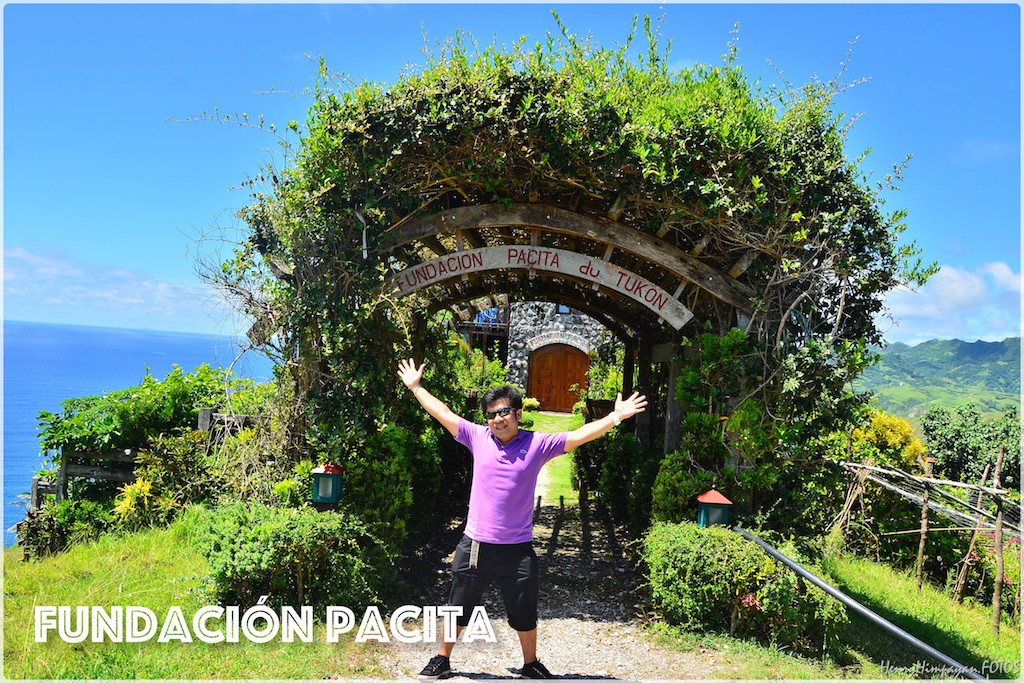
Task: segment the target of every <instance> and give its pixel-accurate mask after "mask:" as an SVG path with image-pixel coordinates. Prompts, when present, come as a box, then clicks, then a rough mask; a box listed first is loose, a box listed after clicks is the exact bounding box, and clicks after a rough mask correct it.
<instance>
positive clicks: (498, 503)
mask: <svg viewBox="0 0 1024 683" xmlns="http://www.w3.org/2000/svg"><path fill="white" fill-rule="evenodd" d="M566 436H567V435H566V433H565V432H561V433H558V434H541V433H538V432H527V431H524V430H522V429H521V430H519V433H518V434H516V435H515V437H513V438H512V440H511V441H509V442H508V443H507V444H503V443H501V441H499V440H498V439H497V438H496V437H495V436H494V434H492V433H491V430H490V428H488V427H484V426H482V425H478V424H473V423H472V422H470V421H469V420H465V419H463V418H461V417H460V418H459V435H458V436H457V437H455V440H456V441H458V442H459V443H461V444H462V445H463V446H466V447H467V448H469V450H470V452H471V453H472V454H473V488H472V490H471V491H470V494H469V516H468V517H467V518H466V535H467V536H469V537H470V538H472V539H473V540H474V541H480V542H481V543H527V542H529V541H532V540H533V494H534V492H535V491H536V489H537V475H539V474H540V468H541V467H543V466H544V464H545V463H546V462H548V461H549V460H551V459H552V458H555V457H557V456H559V455H562V454H563V453H565V439H566Z"/></svg>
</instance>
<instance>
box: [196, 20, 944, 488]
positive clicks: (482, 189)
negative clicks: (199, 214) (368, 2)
mask: <svg viewBox="0 0 1024 683" xmlns="http://www.w3.org/2000/svg"><path fill="white" fill-rule="evenodd" d="M560 28H563V29H564V27H560ZM648 38H649V39H650V46H649V48H650V49H649V50H648V51H647V52H646V53H644V54H642V55H641V56H640V57H633V56H632V54H633V53H631V52H630V47H629V41H626V42H625V43H624V44H623V46H622V47H620V48H617V49H604V48H601V47H599V46H595V45H593V44H591V43H589V42H583V41H580V40H579V39H577V38H576V37H575V36H572V35H571V34H569V33H568V31H565V30H563V33H562V37H561V38H552V39H551V40H550V41H547V42H542V43H537V44H536V45H533V46H530V45H527V43H526V42H525V41H523V42H520V43H517V44H514V45H512V46H508V47H506V46H500V47H499V46H494V45H491V46H488V47H484V48H479V49H478V48H477V47H475V45H470V44H469V43H468V42H464V41H460V40H458V39H456V40H454V41H453V42H451V43H448V44H446V45H445V47H444V48H442V49H441V51H440V52H438V53H435V54H428V55H427V57H426V64H425V65H424V66H423V67H422V68H414V69H411V70H410V71H408V72H407V73H403V74H402V75H401V76H400V77H398V78H397V79H396V80H395V81H394V82H393V83H391V84H389V85H387V86H384V85H381V84H375V83H362V84H359V85H355V86H353V85H351V83H350V82H348V81H347V80H346V79H342V78H338V77H336V75H335V74H333V73H332V72H331V71H330V70H329V69H327V68H326V67H323V68H322V70H321V79H320V81H319V82H318V84H317V86H316V88H314V90H313V96H314V102H313V106H312V107H311V109H310V112H309V117H308V120H307V121H306V123H305V126H304V127H303V126H302V125H300V124H299V123H297V122H293V125H291V126H290V128H291V130H292V131H294V132H297V133H298V134H299V138H300V145H299V147H298V149H296V150H294V152H295V153H294V155H293V156H291V157H289V161H288V163H286V164H283V165H270V166H268V168H267V169H265V173H263V174H262V176H261V179H262V180H265V181H266V185H265V186H260V185H259V183H258V182H257V183H255V184H256V185H257V186H258V187H263V189H261V190H259V191H257V193H256V194H255V196H254V199H253V202H252V203H251V204H250V206H249V207H247V208H246V209H245V210H244V211H243V213H242V216H243V218H244V220H245V221H246V222H247V224H248V225H249V226H250V228H251V234H250V237H249V239H248V240H247V241H246V243H245V244H244V245H242V246H241V247H240V249H239V250H238V252H237V253H236V254H235V256H234V258H233V259H230V260H229V261H228V262H227V263H225V264H224V267H223V268H222V269H219V270H218V271H217V272H216V273H215V275H214V278H215V280H216V281H217V282H218V283H219V284H221V285H222V286H223V287H224V288H225V289H226V290H227V291H229V292H230V293H231V294H233V295H236V296H238V297H239V298H240V299H241V300H242V303H243V308H244V309H245V311H246V312H247V313H249V314H250V315H252V316H253V317H254V318H256V319H257V321H258V322H257V325H255V326H254V329H253V334H252V338H253V339H254V342H255V343H256V344H257V345H260V346H262V347H264V348H267V349H269V350H270V352H271V353H274V354H276V355H277V357H279V358H280V359H281V361H282V367H283V368H284V370H283V371H282V373H283V374H285V375H286V376H287V377H288V378H289V379H290V380H291V386H290V387H289V391H288V392H283V393H285V394H286V395H288V396H291V397H294V404H295V406H297V407H295V408H294V410H292V412H291V413H290V415H292V416H293V418H292V419H293V420H294V422H295V424H296V427H295V430H296V433H299V434H302V435H304V436H305V437H306V444H304V445H307V446H308V444H314V445H315V444H319V443H322V442H324V441H330V440H331V439H335V440H337V439H338V438H341V437H335V436H334V435H335V434H343V435H353V436H351V439H353V440H358V439H360V438H364V437H365V435H366V434H370V433H375V430H378V429H379V426H380V425H381V424H384V423H387V422H388V421H389V420H394V421H396V422H398V423H402V424H410V425H412V424H414V421H415V420H416V419H419V418H418V417H416V416H409V415H407V414H404V413H403V412H402V411H403V410H405V408H403V407H402V402H401V393H400V392H401V387H400V386H399V384H398V381H397V379H396V376H395V373H394V371H393V364H394V359H395V358H396V356H397V355H398V354H412V355H414V356H416V357H417V359H418V360H423V359H425V358H427V357H428V356H429V357H431V358H432V359H433V360H434V361H435V364H436V365H437V366H438V367H439V369H438V372H439V373H442V372H445V371H450V368H448V369H447V370H446V369H444V368H442V367H441V366H444V365H445V362H446V356H445V354H446V353H448V347H446V346H445V343H446V339H447V338H448V337H447V334H446V331H445V330H443V329H441V327H442V326H443V325H444V324H446V320H444V319H443V318H445V317H444V316H434V315H433V313H435V312H437V311H441V310H445V309H449V310H454V311H455V316H448V319H450V318H452V317H455V318H459V319H467V318H469V317H471V315H472V313H473V311H474V310H477V311H478V310H481V308H482V307H488V306H491V305H495V304H496V303H498V302H506V303H507V302H511V301H517V300H539V301H551V302H556V303H562V304H565V305H568V306H571V307H573V308H575V309H578V310H580V311H582V312H584V313H587V314H588V315H590V316H592V317H593V318H595V319H596V320H598V321H599V322H601V323H602V324H604V325H605V326H606V327H607V328H608V329H609V330H611V331H612V332H613V333H614V334H615V335H616V336H617V337H618V338H619V339H620V340H621V341H622V342H623V344H624V346H625V361H624V363H625V367H624V368H623V372H622V383H623V386H624V388H625V387H633V386H635V387H637V388H639V389H641V390H642V391H644V392H645V393H647V394H648V395H649V397H650V398H651V399H652V400H651V403H650V405H649V408H648V411H647V412H645V413H643V414H641V415H640V416H639V419H638V420H637V421H636V424H637V427H638V436H639V437H641V441H642V442H644V443H645V444H648V445H649V444H652V443H654V442H655V441H656V440H657V436H659V435H663V436H664V448H665V449H666V450H670V449H672V448H673V447H674V444H675V443H676V441H677V439H678V435H679V429H680V425H681V422H682V419H683V415H684V407H682V406H681V404H674V403H673V402H674V401H675V399H676V397H677V392H676V388H677V387H678V386H680V385H682V384H685V383H686V382H688V383H689V384H687V386H690V387H693V391H694V392H696V393H700V392H702V391H705V390H706V391H707V392H711V393H709V395H708V396H705V397H704V398H706V399H707V400H703V401H694V402H693V403H692V405H689V407H686V408H685V410H688V411H691V412H694V413H695V414H699V415H698V417H699V419H697V418H694V420H695V421H693V422H692V424H693V425H697V426H701V425H703V427H701V429H703V432H701V433H702V434H703V433H705V432H706V435H709V436H708V437H707V438H708V440H707V443H711V444H718V445H720V446H721V449H719V450H714V449H712V450H709V451H708V452H712V451H714V452H720V451H721V450H724V451H726V452H728V454H729V456H728V457H729V459H728V462H727V464H728V465H729V467H730V468H732V469H733V471H735V469H736V467H734V466H738V463H740V462H741V461H742V462H745V463H756V462H758V461H759V460H758V459H759V458H769V459H771V458H776V457H778V458H789V457H792V455H793V454H794V453H798V452H804V450H805V449H808V448H811V447H812V446H811V445H810V444H813V442H814V438H816V437H817V436H819V435H821V434H824V433H825V432H827V431H828V430H829V429H833V428H835V426H836V425H837V424H840V423H844V420H846V421H848V420H850V419H852V418H851V415H852V414H853V411H854V409H855V408H856V406H857V405H858V402H859V400H860V399H858V398H857V397H854V396H852V393H851V392H850V391H849V385H850V380H851V379H852V378H853V377H855V376H856V375H857V373H858V372H859V371H860V369H862V368H863V367H864V365H865V363H866V362H867V360H866V359H867V355H868V354H867V352H866V348H867V345H868V344H872V343H878V342H879V341H880V340H881V333H880V330H879V328H878V325H877V319H878V315H879V314H880V313H882V312H883V310H884V309H883V297H884V295H885V293H886V292H887V291H889V290H891V289H892V288H894V287H896V286H898V285H901V284H914V283H921V282H923V281H924V280H925V279H926V278H927V275H928V271H929V269H928V268H927V267H922V266H921V264H920V262H919V261H915V256H916V253H917V251H916V248H915V247H914V245H913V244H903V243H900V241H899V239H900V234H901V233H902V231H903V230H904V228H905V224H904V214H903V213H902V212H899V211H895V212H886V211H883V201H882V196H881V190H880V189H878V188H876V186H875V185H874V184H872V183H869V182H868V179H867V178H866V177H865V175H864V173H863V171H862V170H861V169H860V168H859V167H858V165H857V163H853V162H850V161H849V159H850V158H851V157H850V156H849V155H848V154H847V150H845V148H844V144H845V141H846V137H845V136H846V125H847V124H846V122H845V121H844V118H843V116H842V115H841V114H838V113H836V112H835V111H833V108H832V105H833V97H834V96H835V95H836V94H837V93H838V92H840V91H841V89H842V86H841V84H838V83H819V82H814V83H810V84H808V85H807V86H805V87H803V88H801V89H793V88H783V89H781V90H771V91H767V92H766V91H762V90H760V89H759V86H758V85H757V84H754V83H751V82H750V81H749V80H748V79H747V77H746V76H745V74H744V73H743V70H742V68H741V67H740V66H739V65H738V64H737V63H736V53H735V51H733V50H730V51H729V53H728V54H727V56H726V59H725V61H724V63H723V64H721V65H696V66H694V67H693V68H689V69H683V70H676V69H673V68H670V66H669V64H671V61H670V60H669V59H668V54H667V52H666V51H665V50H663V49H662V48H661V47H660V46H659V45H658V43H657V39H656V36H655V35H654V34H653V33H649V34H648ZM898 171H899V169H897V172H896V173H895V174H894V175H893V178H898V176H899V172H898ZM882 186H883V187H885V186H886V183H884V182H883V183H882ZM545 253H546V254H547V256H545ZM502 254H503V255H504V259H505V260H504V262H502V261H501V257H502ZM556 255H557V256H558V263H557V264H555V263H554V260H553V258H554V256H556ZM549 258H550V260H543V259H549ZM588 265H589V268H587V267H586V266H588ZM581 269H582V270H581ZM611 269H615V275H614V277H613V278H612V279H611V280H606V279H602V278H601V277H600V276H598V275H596V274H595V272H596V271H600V272H601V274H602V275H604V274H606V273H607V272H609V271H610V270H611ZM442 270H443V271H444V272H442ZM252 283H256V284H255V286H252V287H249V285H250V284H252ZM669 306H671V307H672V308H673V309H674V313H673V314H671V315H662V314H661V313H662V312H663V311H665V312H667V308H666V307H669ZM676 306H678V308H676ZM736 327H740V328H741V331H740V332H738V333H736V334H734V333H733V328H736ZM684 337H687V338H688V341H689V342H692V345H690V346H687V347H685V348H683V345H682V344H681V342H683V341H684V340H683V338H684ZM705 337H707V338H709V339H711V341H710V342H708V343H705V341H706V340H705ZM735 337H740V338H742V339H741V340H739V341H738V340H737V339H736V338H735ZM715 339H720V340H725V341H724V342H723V343H722V344H720V345H718V346H717V347H715V343H714V341H713V340H715ZM726 342H728V343H726ZM711 347H715V348H717V349H719V350H721V349H729V353H730V354H731V356H730V355H729V354H726V353H725V352H722V354H723V357H728V358H727V359H728V361H729V362H730V363H732V365H734V366H735V369H736V371H735V372H731V371H730V372H729V373H726V372H722V373H721V375H720V376H718V375H715V374H714V373H716V372H720V368H719V366H716V365H714V364H712V365H709V366H703V365H700V362H701V354H703V353H704V351H705V350H710V351H713V350H714V349H712V348H711ZM687 354H689V357H684V356H686V355H687ZM692 358H696V359H697V362H696V364H694V363H690V365H688V366H686V372H683V370H684V363H689V362H690V360H692ZM445 367H447V366H445ZM730 367H732V366H730ZM701 373H708V376H707V377H704V376H703V375H701ZM447 379H450V377H447V376H446V377H445V378H441V377H438V378H437V380H436V384H435V385H434V386H440V387H446V386H455V384H454V383H453V382H451V381H448V382H447V383H446V382H445V381H442V380H447ZM684 380H685V381H684ZM716 383H717V384H716ZM719 385H722V386H726V385H727V386H726V388H721V387H720V386H719ZM441 390H442V389H439V391H441ZM712 394H713V395H712ZM701 395H702V396H703V394H701ZM445 398H447V399H448V400H450V401H453V402H454V401H463V402H464V396H462V397H460V396H457V395H455V394H454V390H453V393H452V395H450V396H446V397H445ZM736 411H739V413H740V414H739V417H737V418H736V419H735V420H734V421H730V420H731V419H732V417H731V416H733V415H734V413H735V412H736ZM303 419H305V420H307V421H308V422H307V423H305V424H304V423H302V420H303ZM688 424H689V423H688ZM730 429H733V430H735V434H734V435H733V436H729V437H728V438H727V435H726V432H728V431H729V430H730ZM758 430H762V431H763V434H764V438H763V439H761V440H760V441H757V442H756V443H754V442H750V443H747V442H745V441H743V439H747V438H748V435H750V434H755V433H756V434H761V433H762V432H761V431H758ZM733 437H735V438H734V440H730V439H733ZM345 438H349V437H348V436H346V437H345ZM784 442H785V443H784ZM738 444H739V445H738ZM744 444H745V445H744ZM310 447H312V446H310ZM348 447H349V446H346V448H348ZM716 448H717V447H716ZM744 448H748V450H750V452H754V451H757V454H756V455H750V454H749V453H747V452H746V451H744V450H743V449H744ZM350 450H353V452H354V451H355V450H356V449H354V448H350ZM743 458H747V460H743ZM723 463H726V461H725V460H722V461H721V462H719V463H717V464H716V465H715V466H716V467H724V466H725V465H724V464H723Z"/></svg>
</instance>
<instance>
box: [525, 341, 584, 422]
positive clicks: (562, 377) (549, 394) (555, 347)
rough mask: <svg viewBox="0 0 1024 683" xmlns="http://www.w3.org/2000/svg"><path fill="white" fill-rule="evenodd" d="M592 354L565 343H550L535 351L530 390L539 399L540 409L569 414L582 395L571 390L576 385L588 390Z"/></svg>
mask: <svg viewBox="0 0 1024 683" xmlns="http://www.w3.org/2000/svg"><path fill="white" fill-rule="evenodd" d="M589 369H590V357H589V356H588V355H587V354H585V353H583V352H582V351H580V350H579V349H577V348H575V347H572V346H568V345H566V344H548V345H547V346H542V347H540V348H539V349H537V350H536V351H534V352H533V356H532V357H531V358H530V390H529V392H527V393H528V394H529V395H530V396H533V397H534V398H536V399H537V400H539V401H540V407H541V410H553V411H556V412H562V413H568V412H571V411H572V407H573V405H574V404H575V403H576V401H577V400H579V394H578V393H577V392H574V391H570V388H571V387H572V385H574V384H578V385H579V388H580V389H581V390H583V391H586V388H587V370H589Z"/></svg>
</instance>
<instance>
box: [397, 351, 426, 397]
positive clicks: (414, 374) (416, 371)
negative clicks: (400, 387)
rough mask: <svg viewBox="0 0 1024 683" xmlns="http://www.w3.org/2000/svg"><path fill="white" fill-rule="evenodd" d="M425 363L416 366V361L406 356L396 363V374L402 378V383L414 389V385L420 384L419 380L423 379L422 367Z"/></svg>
mask: <svg viewBox="0 0 1024 683" xmlns="http://www.w3.org/2000/svg"><path fill="white" fill-rule="evenodd" d="M426 365H427V364H426V363H424V364H423V365H421V366H419V367H418V368H417V367H416V361H414V360H413V359H412V358H407V359H405V360H403V361H401V362H400V363H399V364H398V376H399V377H401V378H402V384H404V385H405V386H407V387H409V389H410V390H412V391H415V390H416V387H418V386H419V385H420V380H421V379H423V368H424V367H426Z"/></svg>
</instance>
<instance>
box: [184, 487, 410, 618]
mask: <svg viewBox="0 0 1024 683" xmlns="http://www.w3.org/2000/svg"><path fill="white" fill-rule="evenodd" d="M196 542H197V545H198V547H199V548H200V550H201V552H202V553H203V554H204V555H205V556H206V558H207V560H208V561H209V563H210V576H209V586H210V589H211V593H212V595H211V597H212V598H213V599H214V600H216V601H217V602H219V603H221V604H227V605H239V606H241V607H242V608H243V609H245V608H247V607H250V606H252V605H255V604H256V602H257V600H259V598H260V597H261V596H263V595H267V596H269V600H268V602H269V604H272V605H274V606H276V607H280V606H282V605H291V606H294V607H297V606H299V605H313V606H314V608H315V611H316V612H318V613H322V610H323V608H325V607H326V606H327V605H345V606H347V607H350V608H352V609H356V608H363V607H365V606H366V605H369V604H372V603H374V602H377V601H378V600H379V598H380V591H381V589H382V588H383V587H384V585H385V584H386V583H387V581H388V580H389V578H390V576H391V571H392V558H391V556H390V555H389V554H388V553H387V552H386V551H385V549H384V548H385V547H384V544H383V543H382V542H381V541H379V540H377V539H376V538H374V537H373V536H371V535H370V534H369V532H368V531H367V529H366V526H365V525H364V524H362V523H361V522H360V521H359V520H358V519H356V518H355V517H353V516H351V515H348V514H345V513H342V512H317V511H316V510H313V509H312V508H308V507H307V508H300V509H285V508H272V507H267V506H265V505H260V504H253V505H247V504H245V503H241V502H237V503H231V504H229V505H222V506H220V507H217V508H215V509H214V510H212V511H207V512H205V513H202V521H201V522H200V523H199V524H198V533H197V541H196Z"/></svg>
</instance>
